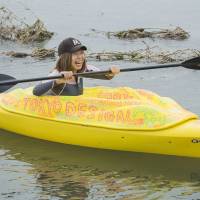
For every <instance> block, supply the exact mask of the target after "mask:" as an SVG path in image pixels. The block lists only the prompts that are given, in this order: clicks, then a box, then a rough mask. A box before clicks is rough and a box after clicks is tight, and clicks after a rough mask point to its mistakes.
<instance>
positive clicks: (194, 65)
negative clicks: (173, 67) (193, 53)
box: [182, 56, 200, 70]
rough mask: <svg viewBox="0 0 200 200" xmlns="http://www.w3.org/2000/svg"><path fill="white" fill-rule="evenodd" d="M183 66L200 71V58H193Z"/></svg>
mask: <svg viewBox="0 0 200 200" xmlns="http://www.w3.org/2000/svg"><path fill="white" fill-rule="evenodd" d="M182 66H183V67H186V68H189V69H195V70H200V56H199V57H196V58H192V59H190V60H186V61H185V62H183V63H182Z"/></svg>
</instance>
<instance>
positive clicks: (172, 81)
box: [0, 0, 200, 200]
mask: <svg viewBox="0 0 200 200" xmlns="http://www.w3.org/2000/svg"><path fill="white" fill-rule="evenodd" d="M1 5H3V6H6V7H8V8H9V9H10V10H12V11H13V12H14V13H16V15H17V16H20V17H21V18H23V17H24V16H25V17H26V20H28V21H34V20H35V19H36V17H39V18H40V19H42V20H43V21H44V23H45V25H46V27H47V29H48V30H50V31H53V32H55V35H54V37H53V38H52V39H51V40H50V41H47V42H44V43H43V44H32V45H22V44H19V43H13V42H9V41H0V51H10V50H15V51H24V52H31V51H32V49H33V48H34V47H39V46H43V47H45V48H54V47H55V48H56V47H57V45H58V43H59V42H60V41H61V40H62V39H64V38H65V37H69V36H73V37H76V38H78V39H80V40H81V41H82V43H84V44H86V45H87V47H88V50H89V52H102V51H129V50H134V49H141V48H145V45H144V43H143V40H136V41H129V40H118V39H113V38H112V39H108V38H107V37H106V36H105V35H104V34H102V32H105V31H118V30H126V29H129V28H131V27H150V28H151V27H152V28H153V27H154V28H168V27H175V26H181V27H182V28H184V29H185V30H187V31H189V33H190V35H191V37H190V38H189V39H188V40H185V41H170V40H167V41H166V40H148V39H147V40H145V42H146V43H147V44H148V45H149V46H154V45H159V47H161V48H162V49H165V50H176V49H186V48H194V49H199V44H200V43H199V35H200V25H199V18H200V1H198V0H190V1H187V0H176V1H173V0H168V1H164V0H154V1H149V0H143V1H139V0H124V1H114V0H109V1H106V0H101V1H98V0H85V1H81V0H76V1H73V0H67V1H66V0H58V1H47V0H43V1H39V0H35V1H31V0H18V1H11V0H0V6H1ZM92 29H95V30H97V31H99V33H97V32H93V31H92ZM54 64H55V60H54V59H46V60H37V59H33V58H19V59H16V58H10V57H7V56H3V55H0V69H1V73H2V74H9V75H12V76H14V77H16V78H18V79H20V78H31V77H38V76H45V75H46V74H47V73H48V72H49V71H50V70H51V69H52V67H53V66H54ZM91 64H93V65H95V66H98V67H99V68H101V69H107V68H108V67H109V66H111V65H118V66H120V67H121V68H126V67H133V66H136V65H139V66H141V65H144V63H143V64H142V63H140V64H137V63H131V62H127V61H114V62H97V61H91ZM199 79H200V72H198V71H193V70H188V69H184V68H176V69H175V68H174V69H162V70H149V71H140V72H137V73H135V72H132V73H122V74H120V75H119V76H118V77H116V78H115V79H113V80H111V81H100V80H98V81H97V80H85V82H84V83H85V85H86V86H97V85H106V86H129V87H134V88H144V89H148V90H151V91H154V92H156V93H158V94H160V95H161V96H168V97H171V98H173V99H175V100H176V101H177V102H179V103H180V104H181V105H182V106H183V107H185V108H187V109H189V110H191V111H192V112H194V113H196V114H199V115H200V105H199V100H200V89H199V84H198V83H199ZM33 84H34V83H28V84H18V85H17V86H16V87H27V86H30V85H33ZM0 185H1V187H0V199H14V200H18V199H27V200H31V199H52V200H57V199H86V200H93V199H102V200H104V199H111V200H121V199H123V200H129V199H148V200H150V199H167V200H168V199H193V200H197V199H200V160H199V159H192V158H181V157H174V156H160V155H148V154H141V153H140V154H139V153H126V152H114V151H102V150H94V149H87V148H79V147H73V146H68V145H61V144H54V143H50V142H44V141H40V140H34V139H30V138H26V137H22V136H17V135H15V134H12V133H8V132H5V131H3V130H2V131H0Z"/></svg>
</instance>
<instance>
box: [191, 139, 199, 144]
mask: <svg viewBox="0 0 200 200" xmlns="http://www.w3.org/2000/svg"><path fill="white" fill-rule="evenodd" d="M192 143H195V144H196V143H200V139H192Z"/></svg>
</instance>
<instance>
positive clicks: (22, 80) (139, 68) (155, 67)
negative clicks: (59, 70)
mask: <svg viewBox="0 0 200 200" xmlns="http://www.w3.org/2000/svg"><path fill="white" fill-rule="evenodd" d="M179 66H181V63H179V64H167V65H157V66H155V65H154V66H147V67H136V68H125V69H120V72H129V71H140V70H149V69H159V68H171V67H179ZM109 72H110V70H104V71H95V72H94V71H93V72H82V73H75V74H74V76H82V77H84V76H87V75H98V74H105V73H109ZM58 78H63V75H57V76H48V77H39V78H30V79H19V80H6V81H2V82H0V86H1V85H15V84H17V83H24V82H34V81H42V80H52V79H58ZM88 78H89V77H88Z"/></svg>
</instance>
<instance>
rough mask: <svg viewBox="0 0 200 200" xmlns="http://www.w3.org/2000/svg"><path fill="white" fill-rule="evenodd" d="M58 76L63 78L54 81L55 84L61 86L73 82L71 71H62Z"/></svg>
mask: <svg viewBox="0 0 200 200" xmlns="http://www.w3.org/2000/svg"><path fill="white" fill-rule="evenodd" d="M60 74H62V75H63V78H59V79H56V80H55V82H56V84H58V85H59V84H63V83H69V82H70V81H72V80H73V72H72V71H62V72H60Z"/></svg>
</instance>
